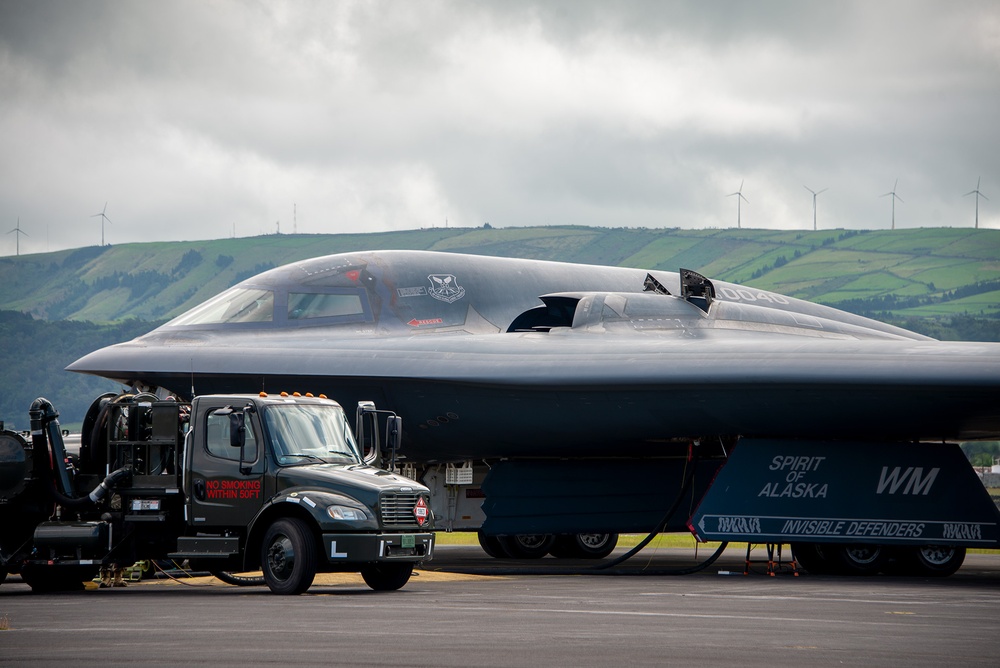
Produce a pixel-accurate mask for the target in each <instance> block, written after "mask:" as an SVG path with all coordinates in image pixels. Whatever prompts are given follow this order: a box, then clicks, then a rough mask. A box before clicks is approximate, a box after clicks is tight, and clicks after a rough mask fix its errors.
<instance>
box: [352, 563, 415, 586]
mask: <svg viewBox="0 0 1000 668" xmlns="http://www.w3.org/2000/svg"><path fill="white" fill-rule="evenodd" d="M412 573H413V564H411V563H396V564H371V565H370V566H363V567H362V568H361V577H363V578H364V579H365V584H366V585H368V586H369V587H371V588H372V589H374V590H375V591H396V590H397V589H399V588H400V587H402V586H403V585H405V584H406V583H407V581H408V580H409V579H410V575H411V574H412Z"/></svg>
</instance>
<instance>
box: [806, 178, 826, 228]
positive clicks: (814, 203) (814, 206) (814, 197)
mask: <svg viewBox="0 0 1000 668" xmlns="http://www.w3.org/2000/svg"><path fill="white" fill-rule="evenodd" d="M802 187H803V188H805V189H806V190H808V191H809V192H811V193H812V194H813V232H815V231H816V195H818V194H820V193H825V192H826V191H827V190H829V188H823V189H822V190H813V189H812V188H810V187H809V186H802Z"/></svg>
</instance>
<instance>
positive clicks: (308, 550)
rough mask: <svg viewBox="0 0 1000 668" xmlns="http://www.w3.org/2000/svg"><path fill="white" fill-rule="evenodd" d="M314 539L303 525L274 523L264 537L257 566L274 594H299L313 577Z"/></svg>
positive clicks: (299, 522) (286, 521)
mask: <svg viewBox="0 0 1000 668" xmlns="http://www.w3.org/2000/svg"><path fill="white" fill-rule="evenodd" d="M316 555H317V549H316V539H315V538H313V535H312V532H311V531H309V527H308V526H306V524H305V522H303V521H302V520H299V519H296V518H294V517H289V518H286V519H281V520H277V521H275V523H274V524H272V525H271V526H269V527H268V528H267V532H266V533H265V534H264V544H263V545H262V546H261V555H260V563H261V566H262V569H261V570H263V572H264V582H265V583H266V584H267V586H268V588H269V589H270V590H271V591H272V592H274V593H275V594H301V593H303V592H304V591H306V590H307V589H309V587H310V585H312V583H313V579H314V578H315V577H316V559H317V556H316Z"/></svg>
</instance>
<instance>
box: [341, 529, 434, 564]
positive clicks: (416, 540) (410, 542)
mask: <svg viewBox="0 0 1000 668" xmlns="http://www.w3.org/2000/svg"><path fill="white" fill-rule="evenodd" d="M323 550H324V553H325V554H326V560H327V562H328V563H330V564H336V563H373V562H384V561H409V562H418V561H425V560H428V559H430V558H431V557H432V556H433V555H434V534H433V533H429V532H428V533H327V534H323Z"/></svg>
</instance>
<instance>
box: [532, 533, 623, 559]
mask: <svg viewBox="0 0 1000 668" xmlns="http://www.w3.org/2000/svg"><path fill="white" fill-rule="evenodd" d="M616 545H618V534H616V533H577V534H569V535H565V536H557V537H556V539H555V542H554V543H553V545H552V549H550V550H549V554H551V555H552V556H553V557H558V558H560V559H603V558H604V557H606V556H608V555H609V554H611V551H612V550H614V549H615V546H616Z"/></svg>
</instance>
